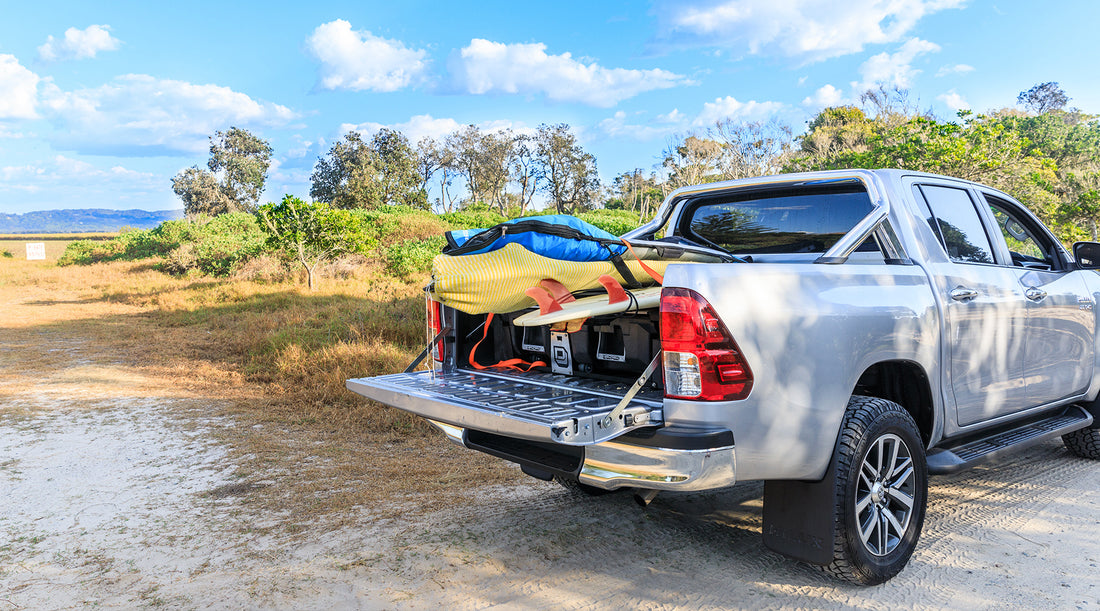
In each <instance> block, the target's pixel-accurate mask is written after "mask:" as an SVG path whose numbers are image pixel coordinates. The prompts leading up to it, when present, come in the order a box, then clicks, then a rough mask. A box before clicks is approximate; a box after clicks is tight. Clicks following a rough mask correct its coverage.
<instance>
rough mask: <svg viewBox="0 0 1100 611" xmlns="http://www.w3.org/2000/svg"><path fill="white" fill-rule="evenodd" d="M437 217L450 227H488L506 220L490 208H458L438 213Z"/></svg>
mask: <svg viewBox="0 0 1100 611" xmlns="http://www.w3.org/2000/svg"><path fill="white" fill-rule="evenodd" d="M439 218H440V219H441V220H443V221H445V222H446V223H448V224H449V225H450V226H451V228H452V229H488V228H490V227H492V226H493V225H499V224H500V223H503V222H504V221H506V220H508V219H506V218H504V217H503V216H501V215H500V214H497V213H496V212H493V211H491V210H459V211H458V212H447V213H444V214H440V215H439Z"/></svg>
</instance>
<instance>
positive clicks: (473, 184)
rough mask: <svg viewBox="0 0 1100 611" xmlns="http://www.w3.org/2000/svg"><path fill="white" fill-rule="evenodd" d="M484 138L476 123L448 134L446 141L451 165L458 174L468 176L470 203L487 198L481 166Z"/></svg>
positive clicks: (467, 186) (467, 184) (467, 187)
mask: <svg viewBox="0 0 1100 611" xmlns="http://www.w3.org/2000/svg"><path fill="white" fill-rule="evenodd" d="M483 138H484V136H483V134H482V133H481V129H479V128H478V127H477V126H476V125H467V126H466V127H464V128H462V129H460V130H457V131H455V132H454V133H452V134H450V135H449V136H447V139H446V140H445V142H444V146H445V147H446V149H447V154H448V157H449V158H450V160H451V167H452V168H454V171H455V172H456V173H457V174H459V175H461V176H464V177H465V178H466V191H467V193H468V196H469V201H470V203H476V202H479V201H483V200H485V199H486V197H485V187H484V186H483V185H482V171H481V167H480V165H481V155H480V152H481V149H482V142H483Z"/></svg>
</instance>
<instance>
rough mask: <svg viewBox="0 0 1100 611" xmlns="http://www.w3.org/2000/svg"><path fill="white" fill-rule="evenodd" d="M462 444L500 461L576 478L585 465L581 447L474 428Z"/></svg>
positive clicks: (468, 430)
mask: <svg viewBox="0 0 1100 611" xmlns="http://www.w3.org/2000/svg"><path fill="white" fill-rule="evenodd" d="M462 442H463V444H464V445H465V446H466V447H467V448H469V449H471V450H477V451H479V452H484V453H486V454H489V455H490V456H496V457H497V458H503V459H504V460H507V461H510V462H514V463H517V464H519V465H520V466H522V467H529V468H533V470H535V471H542V472H549V473H551V474H553V475H561V476H565V477H572V478H573V479H576V477H577V474H578V473H580V470H581V464H583V463H584V448H582V447H579V446H567V445H561V444H557V443H547V442H541V441H528V440H526V439H518V438H515V437H505V436H504V435H495V434H493V433H486V432H484V431H478V430H474V429H466V433H465V434H464V435H463V437H462Z"/></svg>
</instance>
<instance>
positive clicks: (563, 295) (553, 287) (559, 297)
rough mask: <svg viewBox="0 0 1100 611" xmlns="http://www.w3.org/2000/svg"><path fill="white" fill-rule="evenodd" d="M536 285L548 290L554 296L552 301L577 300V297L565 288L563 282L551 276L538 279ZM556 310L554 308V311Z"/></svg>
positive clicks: (566, 301)
mask: <svg viewBox="0 0 1100 611" xmlns="http://www.w3.org/2000/svg"><path fill="white" fill-rule="evenodd" d="M538 285H539V286H541V287H542V288H544V289H546V290H547V291H550V294H551V295H553V296H554V301H556V302H558V303H569V302H571V301H576V300H577V298H576V297H574V296H573V293H570V292H569V289H567V288H565V285H564V284H562V283H560V282H558V281H557V280H554V279H552V278H543V279H542V280H539V284H538ZM556 311H557V310H555V312H556Z"/></svg>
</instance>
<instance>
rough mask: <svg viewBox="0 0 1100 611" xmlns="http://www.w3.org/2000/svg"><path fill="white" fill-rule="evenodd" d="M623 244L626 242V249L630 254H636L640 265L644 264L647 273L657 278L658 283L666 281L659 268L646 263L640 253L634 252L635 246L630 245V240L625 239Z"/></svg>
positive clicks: (635, 256) (643, 267)
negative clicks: (656, 268) (658, 271)
mask: <svg viewBox="0 0 1100 611" xmlns="http://www.w3.org/2000/svg"><path fill="white" fill-rule="evenodd" d="M623 244H626V249H627V250H629V251H630V254H632V255H634V258H635V259H637V260H638V265H641V266H642V269H644V270H645V273H647V274H649V277H650V278H653V279H654V280H656V281H657V284H664V283H665V277H664V276H662V275H661V274H658V273H657V270H655V269H653V268H652V267H650V266H648V265H646V264H645V261H642V258H641V257H639V256H638V253H636V252H634V247H633V246H631V245H630V242H627V241H626V240H623Z"/></svg>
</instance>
